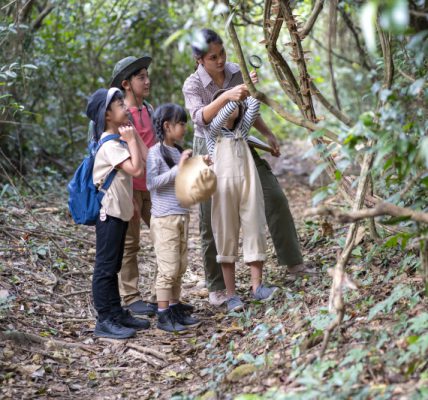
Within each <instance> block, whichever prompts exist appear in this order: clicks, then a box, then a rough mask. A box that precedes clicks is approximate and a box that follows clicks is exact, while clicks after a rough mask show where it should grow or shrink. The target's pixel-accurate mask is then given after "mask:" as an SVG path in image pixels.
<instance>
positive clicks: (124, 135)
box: [119, 125, 136, 143]
mask: <svg viewBox="0 0 428 400" xmlns="http://www.w3.org/2000/svg"><path fill="white" fill-rule="evenodd" d="M135 133H136V132H135V128H134V127H133V126H131V125H123V126H119V134H120V138H121V139H122V140H124V141H125V142H127V143H129V142H130V141H132V139H135Z"/></svg>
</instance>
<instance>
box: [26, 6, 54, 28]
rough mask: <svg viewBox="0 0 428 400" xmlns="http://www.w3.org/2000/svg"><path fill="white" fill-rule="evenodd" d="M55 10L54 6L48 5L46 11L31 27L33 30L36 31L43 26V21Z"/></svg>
mask: <svg viewBox="0 0 428 400" xmlns="http://www.w3.org/2000/svg"><path fill="white" fill-rule="evenodd" d="M54 8H55V6H54V5H53V4H48V5H47V6H46V7H45V9H44V10H43V11H42V12H41V13H40V14H39V16H38V17H37V19H36V20H35V21H34V22H33V24H32V25H31V30H33V31H35V30H37V29H39V28H40V27H41V26H42V23H43V20H44V19H45V18H46V17H47V16H48V15H49V14H50V12H51V11H52V10H53V9H54Z"/></svg>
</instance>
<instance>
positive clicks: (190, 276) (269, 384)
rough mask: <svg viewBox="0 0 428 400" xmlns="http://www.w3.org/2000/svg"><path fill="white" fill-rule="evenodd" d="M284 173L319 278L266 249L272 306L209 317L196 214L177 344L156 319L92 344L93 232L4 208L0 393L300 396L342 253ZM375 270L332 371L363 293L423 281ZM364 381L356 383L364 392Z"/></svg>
mask: <svg viewBox="0 0 428 400" xmlns="http://www.w3.org/2000/svg"><path fill="white" fill-rule="evenodd" d="M290 151H293V149H291V150H290ZM282 172H283V174H282V175H280V176H279V181H280V183H281V184H282V185H283V187H284V188H285V191H286V194H287V197H288V199H289V202H290V205H291V208H292V212H293V215H294V216H295V218H296V224H297V226H298V230H299V233H300V236H301V243H302V245H303V250H304V255H305V259H306V260H307V261H310V262H315V263H316V264H317V265H318V267H319V269H320V270H322V274H321V277H320V278H319V279H302V278H299V279H297V280H293V279H290V278H289V277H287V274H286V273H285V271H284V268H282V267H280V266H278V265H277V263H276V260H275V256H274V254H273V251H272V246H271V245H269V251H268V255H269V257H268V261H267V263H266V275H267V277H268V280H269V281H271V282H273V283H276V284H279V285H280V286H281V287H282V288H283V290H282V293H281V295H280V296H279V297H278V299H277V300H276V302H275V303H273V304H270V305H261V304H255V303H251V305H250V307H249V309H248V311H247V312H245V313H244V314H242V315H241V316H226V315H225V314H223V313H222V312H217V310H215V309H213V308H212V307H210V306H209V304H208V301H207V291H206V289H205V288H204V287H203V270H202V262H201V254H200V240H199V233H198V228H197V212H196V208H194V209H192V215H191V226H190V239H189V268H188V271H187V273H186V275H185V279H184V285H183V286H184V292H183V295H184V299H185V300H187V301H189V302H191V303H192V304H194V305H195V307H196V314H197V316H198V317H199V318H200V319H201V320H202V321H203V323H202V325H201V326H200V327H199V328H197V329H194V330H192V331H190V332H189V333H187V334H185V335H176V336H174V335H170V334H166V333H164V332H162V331H159V330H157V329H156V328H155V319H152V321H151V322H152V328H151V329H150V330H148V331H144V332H141V333H139V334H138V336H137V337H136V338H135V339H132V340H129V341H114V340H102V339H94V338H93V336H92V330H93V328H94V325H95V314H94V310H93V308H92V306H91V294H90V279H91V268H92V264H93V258H94V245H93V243H94V233H93V229H91V228H86V227H83V228H82V227H76V226H75V225H74V224H73V223H72V221H70V220H69V219H68V217H67V210H66V208H65V206H64V202H62V201H61V199H59V198H58V196H55V195H47V197H46V196H44V197H42V198H31V199H30V198H27V199H26V200H25V206H26V208H24V204H23V203H22V201H21V202H16V199H11V200H10V201H9V203H7V204H5V206H4V208H3V209H2V214H1V221H0V235H1V236H0V237H1V247H0V257H1V267H0V328H1V332H0V335H1V338H2V340H1V342H0V352H1V353H0V354H1V356H0V397H2V398H5V399H9V398H10V399H17V398H54V397H57V398H61V399H67V398H81V399H88V398H92V399H119V398H139V399H169V398H173V397H174V396H175V397H174V399H187V398H190V397H187V395H190V394H193V395H205V397H203V398H204V399H206V400H207V399H215V398H219V399H223V398H233V394H237V393H263V392H266V391H267V390H269V389H271V388H279V389H280V390H282V391H284V392H287V391H290V390H291V391H293V390H297V392H296V393H298V392H299V391H302V390H303V389H305V388H307V387H308V384H307V383H302V382H301V381H300V380H299V379H301V377H300V375H299V374H303V373H304V372H302V371H303V370H302V369H301V368H302V365H303V366H304V365H305V360H306V359H307V358H308V357H310V356H311V352H313V351H315V350H316V346H318V345H319V343H320V339H321V336H320V332H321V333H322V329H324V328H325V326H326V324H327V323H328V321H329V318H330V317H329V315H328V313H327V312H326V311H325V306H326V304H327V299H328V289H329V285H330V279H329V278H328V276H327V274H326V273H325V271H326V269H327V267H329V266H332V265H333V264H334V260H335V255H336V253H337V251H338V249H339V248H340V246H339V244H338V242H337V241H336V240H335V239H334V238H325V237H323V236H322V235H321V234H320V232H321V230H320V228H319V224H318V222H317V221H309V222H308V221H307V222H306V223H305V222H304V221H303V220H302V212H303V210H304V209H305V208H307V207H308V206H310V201H311V190H310V188H309V187H308V186H307V185H306V184H304V183H302V182H303V181H304V180H305V179H307V176H306V178H302V175H296V174H295V171H294V172H287V171H282ZM343 232H344V230H343V228H342V227H336V229H335V231H334V234H335V235H336V236H340V235H341V234H342V233H343ZM141 239H142V241H141V243H142V250H141V252H140V265H139V267H140V271H141V275H142V277H143V279H142V290H143V291H144V290H147V289H148V283H149V282H150V279H151V278H150V275H151V271H152V270H153V265H154V255H153V248H152V245H151V242H150V240H149V235H148V230H147V228H143V230H142V234H141ZM269 243H270V242H269ZM354 262H355V264H352V265H351V269H352V268H353V269H354V271H356V274H357V275H358V274H359V275H360V276H362V278H364V279H366V278H368V276H367V275H365V273H363V272H361V271H360V270H359V268H362V267H361V263H360V264H358V263H357V261H355V260H354ZM394 262H398V261H397V260H396V261H394V259H393V258H391V260H390V264H391V265H392V264H393V263H394ZM382 268H384V266H383V265H382V263H381V262H378V261H377V260H375V259H374V260H373V264H372V265H371V269H372V271H374V272H373V274H374V276H375V278H374V279H373V278H372V280H371V283H370V286H364V287H362V289H361V291H360V292H359V293H358V294H357V295H355V296H354V295H350V296H348V301H350V302H351V304H353V305H354V307H357V306H358V311H357V309H355V311H351V318H353V319H351V320H349V318H348V319H347V320H346V323H347V324H348V325H349V327H348V331H347V333H346V334H343V335H342V336H340V337H338V338H336V339H334V343H336V345H337V346H338V349H341V350H340V352H341V353H337V352H336V350H335V347H336V345H333V347H334V348H332V349H331V350H330V351H329V352H328V353H327V360H328V362H331V364H329V365H331V366H333V365H336V364H334V362H333V361H329V360H337V361H335V362H337V363H338V362H339V361H340V359H341V356H340V354H346V352H347V351H348V350H349V349H350V348H353V347H354V346H355V345H356V344H360V342H361V343H364V341H365V340H366V339H364V337H361V340H360V339H358V337H357V336H356V338H354V337H351V335H352V334H353V329H355V330H357V327H358V324H359V322H358V320H357V319H356V317H361V318H362V317H363V316H364V315H366V314H367V312H368V310H369V307H370V306H371V305H372V303H371V304H366V303H364V301H365V300H366V299H367V298H368V297H370V296H379V298H380V299H383V298H385V297H386V296H387V295H388V293H389V292H390V291H391V290H392V289H393V288H394V287H395V286H396V285H397V284H400V283H402V282H406V283H409V282H410V283H412V284H413V285H414V286H416V287H419V289H420V285H421V280H420V279H419V278H418V277H417V276H414V273H411V272H409V273H408V274H405V273H404V272H403V274H404V275H403V274H401V275H397V277H394V278H391V280H390V281H387V282H386V283H385V281H382V280H381V279H379V281H377V276H378V275H377V274H378V273H379V276H381V274H383V275H384V274H385V272H384V271H382ZM237 271H238V273H237V275H238V277H237V282H238V291H239V292H240V293H241V294H242V295H243V297H244V298H245V299H246V300H247V301H249V300H250V298H249V290H248V289H249V274H248V270H247V268H246V267H245V266H244V265H242V264H239V265H237ZM383 275H382V278H383ZM360 303H361V304H363V305H361V304H360ZM364 304H366V305H364ZM418 307H419V308H418ZM423 307H426V302H425V305H424V303H419V304H416V305H415V306H413V308H412V311H411V312H412V313H413V314H410V315H417V313H418V312H419V311H420V310H421V309H423ZM320 310H321V311H320ZM323 310H324V311H323ZM418 310H419V311H418ZM391 321H392V320H389V322H390V323H391ZM378 328H379V323H378V321H376V320H374V321H373V322H372V325H371V327H370V329H373V330H374V331H376V332H377V330H378ZM367 329H368V328H367ZM391 329H393V327H391ZM7 332H14V333H13V335H12V334H11V333H7ZM11 335H12V336H11ZM338 343H339V344H338ZM237 366H242V368H236V367H237ZM246 368H247V369H246ZM330 368H331V367H330ZM327 369H328V368H327ZM327 369H326V370H327ZM367 374H368V372H367ZM370 374H371V375H372V378H371V379H372V380H373V381H376V382H378V383H379V382H380V383H382V384H384V383H385V384H388V385H390V386H391V385H392V386H391V387H392V388H393V389H391V390H395V389H394V388H395V386H394V382H392V381H389V380H388V379H389V378H388V377H387V375H384V374H383V372H379V371H378V370H373V371H371V372H370ZM364 376H366V375H364ZM365 379H366V378H364V377H363V378H361V379H360V381H358V383H354V386H353V387H354V388H355V387H357V388H359V387H360V386H361V387H364V385H366V383H365V382H367V380H366V381H365ZM367 379H368V378H367ZM237 380H239V383H236V381H237ZM391 382H392V383H391ZM380 383H379V384H380ZM399 383H400V384H399V385H396V386H397V387H398V388H399V390H401V391H402V393H407V392H408V391H410V390H412V389H411V388H413V390H414V388H415V387H417V385H418V381H417V380H416V381H415V379H414V377H413V375H409V376H408V377H407V378H406V379H405V380H403V381H401V382H399ZM359 385H360V386H359ZM350 387H352V385H350ZM332 388H333V386H332ZM327 389H328V390H330V386H329V387H327V388H326V389H325V390H327ZM305 390H306V389H305ZM317 390H324V389H321V388H318V389H317ZM331 390H332V391H333V392H334V389H331ZM353 390H354V389H353ZM322 393H324V395H327V394H328V393H327V392H322ZM324 395H322V396H321V397H323V396H324ZM216 396H217V397H216Z"/></svg>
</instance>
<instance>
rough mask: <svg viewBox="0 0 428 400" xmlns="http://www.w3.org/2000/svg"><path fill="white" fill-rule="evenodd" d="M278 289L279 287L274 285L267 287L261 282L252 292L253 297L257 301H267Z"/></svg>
mask: <svg viewBox="0 0 428 400" xmlns="http://www.w3.org/2000/svg"><path fill="white" fill-rule="evenodd" d="M278 290H279V288H278V287H276V286H271V287H267V286H264V285H263V284H262V283H261V284H260V285H259V287H258V288H257V289H256V291H255V293H253V297H254V299H256V300H258V301H269V300H272V299H273V298H274V296H275V294H276V293H277V292H278Z"/></svg>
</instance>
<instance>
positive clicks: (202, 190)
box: [175, 156, 217, 208]
mask: <svg viewBox="0 0 428 400" xmlns="http://www.w3.org/2000/svg"><path fill="white" fill-rule="evenodd" d="M216 188H217V176H216V174H215V173H214V171H213V170H211V169H210V168H209V167H208V166H207V164H206V163H205V161H204V160H203V156H195V157H190V158H188V159H187V160H186V161H184V163H183V165H182V166H181V167H179V169H178V173H177V176H176V178H175V195H176V196H177V199H178V201H179V202H180V205H181V206H182V207H184V208H188V207H190V206H192V205H194V204H196V203H201V202H203V201H206V200H208V199H209V198H210V197H211V195H212V194H213V193H214V192H215V190H216Z"/></svg>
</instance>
